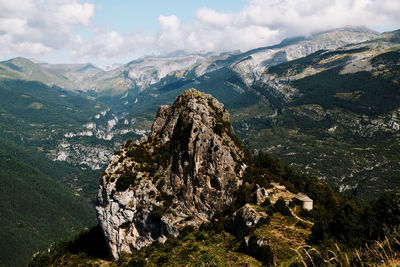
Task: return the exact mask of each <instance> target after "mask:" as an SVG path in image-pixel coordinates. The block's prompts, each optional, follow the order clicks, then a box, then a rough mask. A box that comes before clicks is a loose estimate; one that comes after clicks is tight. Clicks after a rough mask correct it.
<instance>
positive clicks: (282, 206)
mask: <svg viewBox="0 0 400 267" xmlns="http://www.w3.org/2000/svg"><path fill="white" fill-rule="evenodd" d="M274 208H275V211H276V212H279V213H280V214H282V215H284V216H292V213H291V212H290V210H289V208H288V207H287V206H286V203H285V200H283V199H282V198H280V199H278V201H277V202H276V203H275V204H274Z"/></svg>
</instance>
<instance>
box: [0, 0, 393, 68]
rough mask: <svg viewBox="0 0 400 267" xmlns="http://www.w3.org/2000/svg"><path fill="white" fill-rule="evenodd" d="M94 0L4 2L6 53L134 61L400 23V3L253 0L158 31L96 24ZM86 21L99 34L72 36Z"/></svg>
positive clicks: (164, 19)
mask: <svg viewBox="0 0 400 267" xmlns="http://www.w3.org/2000/svg"><path fill="white" fill-rule="evenodd" d="M87 1H89V0H13V1H0V53H1V52H5V51H12V52H14V53H25V54H27V53H28V54H32V55H35V54H40V53H46V52H48V51H51V50H54V49H60V48H65V49H67V50H68V51H69V54H70V56H71V58H73V59H74V60H75V61H78V60H79V61H82V60H96V59H99V60H103V61H114V60H118V61H120V60H121V59H124V60H126V61H127V60H129V59H131V58H130V57H131V56H132V55H137V54H143V53H164V52H171V51H174V50H179V49H184V50H188V51H192V52H194V51H229V50H238V49H240V50H248V49H252V48H256V47H260V46H267V45H271V44H275V43H277V42H279V41H281V40H282V39H284V38H287V37H293V36H299V35H307V34H310V33H313V32H317V31H322V30H327V29H330V28H336V27H342V26H347V25H364V26H367V27H371V28H385V27H393V26H398V25H400V16H399V15H398V14H399V12H400V1H399V0H248V1H247V5H246V6H245V7H244V8H243V9H242V10H241V11H239V12H236V13H224V12H218V11H216V10H213V9H210V8H207V7H203V8H200V9H198V10H197V13H196V16H195V18H194V20H193V21H191V22H190V23H183V22H181V21H180V20H179V17H177V16H176V15H173V14H172V15H170V14H168V15H166V14H161V15H160V16H159V19H158V23H159V30H158V32H157V33H156V34H151V33H143V32H140V31H139V30H140V29H132V32H129V33H123V34H122V33H119V32H117V31H115V29H110V30H107V29H105V28H95V27H93V25H91V24H90V22H91V19H92V18H93V16H94V4H90V3H88V2H87ZM76 25H82V26H86V27H87V29H88V30H89V31H91V32H92V35H93V37H91V38H90V39H88V40H84V39H82V38H81V37H80V36H78V35H74V34H73V27H74V26H76Z"/></svg>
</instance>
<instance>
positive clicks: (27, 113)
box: [0, 27, 400, 263]
mask: <svg viewBox="0 0 400 267" xmlns="http://www.w3.org/2000/svg"><path fill="white" fill-rule="evenodd" d="M399 77H400V33H399V31H394V32H388V33H383V34H379V33H377V32H374V31H371V30H369V29H367V28H364V27H346V28H339V29H335V30H332V31H327V32H322V33H318V34H315V35H312V36H309V37H302V38H293V39H287V40H284V41H283V42H281V43H280V44H277V45H275V46H270V47H262V48H257V49H254V50H250V51H246V52H239V51H234V52H224V53H211V52H210V53H199V54H190V53H186V52H183V51H177V52H175V53H171V54H168V55H166V56H147V57H143V58H140V59H137V60H134V61H131V62H129V63H127V64H124V65H121V66H119V67H117V68H115V69H112V70H108V71H105V70H102V69H100V68H98V67H96V66H94V65H93V64H77V65H68V64H65V65H51V64H47V63H37V62H36V63H35V62H33V61H31V60H28V59H25V58H15V59H11V60H8V61H3V62H0V78H1V81H0V102H1V105H0V132H1V139H0V146H1V147H0V149H1V150H0V152H1V156H2V158H3V159H4V160H3V162H5V163H6V162H9V161H10V162H12V163H13V164H11V163H10V164H5V165H4V166H3V167H2V169H1V171H2V174H1V175H2V182H3V185H2V189H3V193H2V196H3V198H4V199H3V201H2V203H4V205H3V206H2V208H1V209H2V214H11V213H13V212H14V211H13V210H16V212H15V213H16V215H15V216H14V217H12V216H11V215H10V216H9V218H14V219H9V220H7V221H6V220H5V221H4V222H3V223H2V225H4V227H5V229H6V230H4V231H5V232H7V233H9V234H10V235H11V234H15V235H17V236H19V237H18V238H13V237H10V236H6V235H1V238H0V245H1V247H2V248H4V249H3V251H4V255H6V254H9V255H13V256H12V257H11V258H16V256H15V255H17V254H16V253H17V252H16V251H17V247H18V246H19V245H20V243H21V242H22V241H21V240H22V239H21V236H22V235H23V233H25V231H27V232H29V233H31V237H29V239H31V240H32V242H28V244H27V245H26V248H24V250H26V253H25V255H24V256H23V257H22V258H21V262H26V261H27V260H29V257H30V256H31V255H32V254H33V253H35V252H36V251H38V250H42V249H45V248H46V247H47V246H48V244H49V242H50V241H53V240H58V239H60V238H65V237H68V236H72V235H74V234H76V233H77V232H80V231H81V230H82V229H83V228H84V227H88V226H90V225H94V224H95V221H96V220H95V215H94V211H93V210H92V208H93V206H94V203H95V198H96V194H97V186H98V185H97V183H98V179H99V177H100V175H101V172H102V171H104V170H105V168H106V166H107V165H108V164H109V162H110V159H111V157H112V156H113V154H114V153H115V151H117V150H119V148H120V146H121V145H122V144H124V143H125V142H126V141H127V140H140V139H141V138H142V136H143V135H146V136H147V135H149V134H150V133H151V131H152V129H151V126H152V122H153V119H154V117H155V116H156V112H157V110H158V108H159V107H160V106H161V105H171V104H173V102H174V101H175V99H176V97H177V96H178V95H180V94H181V93H182V92H183V91H184V90H187V89H189V88H196V89H197V90H199V91H201V92H204V93H208V94H211V95H213V96H214V97H215V98H216V99H217V100H218V101H220V102H221V103H223V104H224V106H225V107H226V109H227V110H228V111H229V113H230V120H231V122H232V126H233V128H234V130H235V132H236V134H237V135H238V136H239V137H240V138H241V139H242V140H243V142H244V144H245V145H246V146H248V147H249V149H250V150H251V152H253V153H254V154H257V153H261V152H266V153H268V154H270V155H272V156H274V157H276V158H278V159H280V160H281V161H282V162H284V163H286V164H288V165H289V166H291V167H292V168H293V169H294V170H296V171H298V172H300V173H302V174H306V175H308V176H312V177H316V178H317V179H318V180H319V181H322V182H324V183H327V184H329V185H331V186H333V187H334V188H336V189H337V190H338V191H341V192H344V193H347V194H349V195H355V196H358V197H361V198H364V199H371V198H374V197H377V196H379V194H381V193H382V192H392V191H394V190H397V189H398V188H399V181H398V179H397V178H398V176H399V170H400V168H399V167H400V166H399V161H398V158H399V155H400V142H399V140H400V138H399V137H400V136H399V135H400V104H399V103H400V101H399V100H400V99H399V98H400V94H399V92H400V87H399ZM19 170H24V173H32V176H26V180H23V179H22V180H21V177H24V175H22V174H21V173H20V172H19ZM16 181H18V182H16ZM50 184H51V186H48V185H50ZM33 185H35V186H33ZM32 188H33V192H34V193H32V194H31V193H29V192H30V191H29V190H32ZM48 188H55V189H53V190H52V191H53V193H54V192H57V193H54V194H57V195H58V198H57V197H55V196H54V197H55V199H56V200H54V203H55V204H54V203H51V204H49V200H48V198H50V199H52V198H53V195H52V197H49V196H48V194H49V193H50V192H49V191H48V190H49V189H48ZM17 190H21V192H26V193H24V195H32V196H35V197H32V199H24V198H16V197H15V196H16V192H17ZM35 194H36V195H35ZM70 201H72V203H74V204H73V206H72V207H71V209H70V210H67V211H65V210H64V207H65V203H67V202H70ZM26 202H32V204H34V205H33V207H31V208H30V209H29V211H30V213H31V215H30V216H25V217H24V216H23V215H21V214H22V213H19V212H20V211H21V210H22V209H23V208H22V206H23V205H22V203H26ZM6 203H7V204H6ZM71 205H72V204H71ZM15 207H16V208H15ZM41 209H45V210H48V211H49V215H46V216H43V215H42V214H40V213H38V211H37V210H41ZM77 210H81V211H82V214H81V216H80V215H79V216H78V214H77ZM52 212H55V213H52ZM40 216H42V217H45V218H49V217H57V218H61V219H60V220H62V221H63V222H58V221H57V222H52V223H49V222H43V221H38V220H39V218H40ZM22 217H24V218H22ZM15 222H18V226H17V227H15V226H12V227H13V229H12V230H9V229H10V227H11V225H14V224H15ZM55 225H63V226H62V227H64V228H63V230H62V231H61V232H58V233H57V234H53V235H52V234H49V235H47V236H46V237H45V238H44V237H43V235H42V232H41V231H45V230H40V229H39V228H40V227H42V229H54V228H53V227H55ZM28 229H30V230H28ZM32 229H34V230H32ZM48 232H49V233H50V232H51V233H56V232H57V231H55V230H54V231H53V230H48ZM32 233H34V234H32ZM9 239H13V240H15V242H16V243H15V244H16V245H13V246H7V245H6V244H8V242H7V240H9ZM40 239H42V240H41V241H40V242H39V241H37V240H40ZM18 250H20V249H19V248H18ZM11 258H10V260H11ZM1 259H3V257H1ZM6 263H9V262H8V260H7V262H6Z"/></svg>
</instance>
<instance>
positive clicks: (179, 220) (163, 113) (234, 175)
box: [96, 89, 246, 258]
mask: <svg viewBox="0 0 400 267" xmlns="http://www.w3.org/2000/svg"><path fill="white" fill-rule="evenodd" d="M243 158H244V149H243V145H242V143H241V142H240V140H239V139H238V138H237V137H236V136H235V134H234V132H233V128H232V126H231V124H230V121H229V114H228V112H227V111H226V110H225V108H224V106H223V104H221V103H219V102H218V101H217V100H216V99H215V98H213V97H212V96H211V95H207V94H204V93H201V92H199V91H197V90H195V89H190V90H187V91H184V92H183V93H182V94H181V95H180V96H179V97H178V98H177V99H176V101H175V102H174V104H173V105H172V106H170V107H169V106H162V107H161V108H160V109H159V110H158V112H157V115H156V118H155V120H154V123H153V126H152V134H151V135H150V136H149V137H144V138H142V140H141V141H140V142H136V143H134V142H131V141H129V142H127V143H126V144H124V145H123V146H122V147H121V150H120V151H118V152H117V153H115V155H114V156H113V157H112V159H111V162H110V164H109V166H108V167H107V169H106V171H105V172H104V174H103V176H102V177H101V178H100V185H99V193H98V204H97V207H96V209H97V214H98V219H99V221H100V224H101V226H102V228H103V230H104V233H105V236H106V238H107V240H108V243H109V246H110V250H111V252H112V254H113V256H114V257H115V258H118V257H119V255H120V253H121V252H123V251H130V250H132V249H140V248H141V247H143V246H147V245H149V244H151V243H152V242H153V241H155V240H159V241H165V240H166V237H167V236H168V235H174V236H177V235H178V234H179V231H180V230H181V229H183V228H184V227H185V226H189V225H190V226H194V227H199V226H200V225H201V224H202V223H204V222H206V221H208V220H209V219H211V217H212V216H213V215H214V214H215V213H217V212H221V211H223V209H224V207H226V205H228V204H230V203H232V202H233V201H234V200H235V194H234V193H235V191H236V190H237V188H238V187H239V186H240V184H241V183H242V180H241V177H242V176H243V170H244V168H245V166H246V165H245V164H244V163H243V162H242V159H243Z"/></svg>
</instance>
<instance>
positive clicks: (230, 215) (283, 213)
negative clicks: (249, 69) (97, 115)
mask: <svg viewBox="0 0 400 267" xmlns="http://www.w3.org/2000/svg"><path fill="white" fill-rule="evenodd" d="M98 193H99V194H98V205H97V207H96V209H97V212H98V218H99V221H100V224H99V225H98V226H96V227H93V228H92V229H90V230H89V231H85V232H82V233H81V234H80V235H79V236H77V237H76V238H75V239H73V240H69V241H68V240H66V241H64V242H60V243H58V244H56V245H54V246H52V247H51V248H50V249H49V250H48V251H45V252H42V253H40V254H38V255H36V257H34V258H33V260H32V261H31V262H30V264H29V265H30V266H60V265H63V266H64V265H67V266H68V265H95V266H98V265H100V266H127V265H128V266H159V265H163V266H187V265H212V266H221V265H222V266H225V265H235V266H249V265H251V266H265V265H267V266H272V265H274V266H301V265H304V266H310V265H315V266H320V265H322V266H325V265H327V266H330V265H335V266H370V265H374V264H382V263H383V264H389V263H390V262H397V261H398V259H399V258H400V253H399V247H398V240H397V239H396V237H397V235H398V232H397V230H398V225H399V223H400V216H399V215H400V206H399V203H400V194H399V193H395V194H390V195H388V194H384V195H382V196H381V197H380V198H379V199H377V200H374V201H371V202H366V201H360V200H357V199H355V198H351V197H348V196H344V195H343V194H340V193H335V192H333V191H332V189H331V188H330V187H329V186H327V185H325V184H323V183H321V182H320V181H318V180H316V179H313V178H310V177H307V176H305V175H299V174H297V173H295V172H294V171H293V170H292V169H291V168H290V167H288V166H287V165H284V164H282V163H280V162H279V161H278V160H276V159H274V158H272V157H271V156H269V155H267V154H264V153H259V154H258V155H257V156H252V155H251V154H249V153H248V152H246V148H245V147H244V146H243V145H242V144H241V142H240V139H238V138H237V137H236V136H235V134H234V132H233V129H232V127H231V124H230V122H229V115H228V113H227V111H226V110H225V109H224V107H223V105H222V104H221V103H219V102H218V101H217V100H216V99H214V98H212V97H211V96H210V95H206V94H204V93H201V92H199V91H196V90H194V89H191V90H187V91H184V92H183V93H182V94H181V95H180V96H179V97H178V98H177V100H176V101H175V102H174V104H173V105H172V106H162V107H161V108H160V109H159V112H158V113H157V116H156V117H155V120H154V124H153V127H152V134H151V136H149V137H148V138H146V137H143V139H142V140H141V141H140V142H133V141H131V140H128V141H127V142H126V143H125V144H124V145H122V146H121V149H120V150H119V151H118V152H117V153H116V154H115V155H114V157H113V158H112V161H111V162H110V165H109V166H108V167H107V169H106V171H105V172H104V173H103V176H102V178H101V179H100V180H99V192H98ZM296 193H297V194H296ZM305 193H306V194H307V195H308V196H309V197H308V196H307V195H305ZM310 201H311V203H310ZM306 203H307V205H305V204H306ZM380 239H383V240H384V241H383V242H379V240H380ZM396 244H397V245H396ZM107 246H108V247H109V248H110V251H107ZM108 252H110V253H111V255H110V254H109V253H108ZM112 258H114V260H112Z"/></svg>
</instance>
